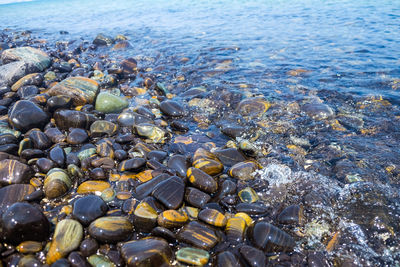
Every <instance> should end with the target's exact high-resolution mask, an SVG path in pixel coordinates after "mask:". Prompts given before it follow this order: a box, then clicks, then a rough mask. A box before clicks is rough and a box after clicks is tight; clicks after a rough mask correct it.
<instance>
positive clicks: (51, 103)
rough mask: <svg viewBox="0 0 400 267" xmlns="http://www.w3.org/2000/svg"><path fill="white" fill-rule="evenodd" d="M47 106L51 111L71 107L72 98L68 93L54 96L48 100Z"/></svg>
mask: <svg viewBox="0 0 400 267" xmlns="http://www.w3.org/2000/svg"><path fill="white" fill-rule="evenodd" d="M46 106H47V109H48V110H49V111H50V112H54V111H56V110H57V109H69V108H70V107H71V106H72V98H71V97H70V96H67V95H56V96H52V97H50V98H49V99H48V100H47V102H46Z"/></svg>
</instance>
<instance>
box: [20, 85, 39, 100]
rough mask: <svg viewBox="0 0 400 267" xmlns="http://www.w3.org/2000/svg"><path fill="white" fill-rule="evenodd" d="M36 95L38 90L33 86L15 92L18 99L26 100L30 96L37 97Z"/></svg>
mask: <svg viewBox="0 0 400 267" xmlns="http://www.w3.org/2000/svg"><path fill="white" fill-rule="evenodd" d="M38 93H39V88H37V86H34V85H27V86H23V87H21V88H20V89H19V90H18V92H17V94H18V96H19V98H20V99H27V98H29V97H31V96H35V95H37V94H38Z"/></svg>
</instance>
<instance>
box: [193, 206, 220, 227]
mask: <svg viewBox="0 0 400 267" xmlns="http://www.w3.org/2000/svg"><path fill="white" fill-rule="evenodd" d="M198 218H199V219H200V220H201V221H203V222H205V223H208V224H211V225H213V226H216V227H224V226H225V225H226V222H227V219H226V217H225V215H224V214H222V213H221V212H219V211H218V210H215V209H203V210H202V211H200V212H199V215H198Z"/></svg>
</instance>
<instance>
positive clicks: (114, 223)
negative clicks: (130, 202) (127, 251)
mask: <svg viewBox="0 0 400 267" xmlns="http://www.w3.org/2000/svg"><path fill="white" fill-rule="evenodd" d="M132 232H133V226H132V224H131V223H130V222H129V220H128V219H127V218H125V217H120V216H109V217H101V218H98V219H96V220H95V221H94V222H92V223H91V224H90V225H89V234H90V236H91V237H93V238H95V239H96V240H99V241H101V242H105V243H117V242H120V241H124V240H126V239H128V238H129V236H130V235H131V234H132Z"/></svg>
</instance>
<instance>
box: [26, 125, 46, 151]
mask: <svg viewBox="0 0 400 267" xmlns="http://www.w3.org/2000/svg"><path fill="white" fill-rule="evenodd" d="M29 139H30V140H31V141H32V144H33V147H34V148H36V149H41V150H45V149H48V148H49V147H50V146H51V145H52V142H51V140H50V139H49V138H48V137H47V135H46V134H45V133H44V132H42V131H39V130H35V131H31V132H30V133H29Z"/></svg>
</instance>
